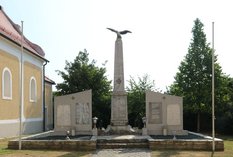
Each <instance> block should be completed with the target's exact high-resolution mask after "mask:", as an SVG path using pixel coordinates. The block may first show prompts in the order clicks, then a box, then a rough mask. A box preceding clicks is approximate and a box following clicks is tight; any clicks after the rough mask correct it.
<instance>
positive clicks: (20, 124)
mask: <svg viewBox="0 0 233 157" xmlns="http://www.w3.org/2000/svg"><path fill="white" fill-rule="evenodd" d="M22 107H23V21H21V53H20V105H19V150H21V149H22V140H21V138H22Z"/></svg>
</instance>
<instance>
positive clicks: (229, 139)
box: [151, 136, 233, 157]
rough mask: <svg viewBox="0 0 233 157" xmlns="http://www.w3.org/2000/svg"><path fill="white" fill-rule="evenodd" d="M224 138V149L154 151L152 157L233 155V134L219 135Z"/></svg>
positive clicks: (217, 156)
mask: <svg viewBox="0 0 233 157" xmlns="http://www.w3.org/2000/svg"><path fill="white" fill-rule="evenodd" d="M218 138H220V139H223V140H224V151H219V152H214V153H212V152H209V151H175V150H164V151H152V153H151V154H152V157H156V156H160V157H187V156H188V157H233V136H219V137H218Z"/></svg>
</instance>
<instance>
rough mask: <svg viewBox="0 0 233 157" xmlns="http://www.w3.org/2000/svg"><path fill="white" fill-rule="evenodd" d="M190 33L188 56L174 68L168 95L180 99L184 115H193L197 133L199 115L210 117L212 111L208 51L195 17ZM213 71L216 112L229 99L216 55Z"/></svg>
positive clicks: (201, 24) (210, 55)
mask: <svg viewBox="0 0 233 157" xmlns="http://www.w3.org/2000/svg"><path fill="white" fill-rule="evenodd" d="M192 34H193V38H192V40H191V43H190V46H189V48H188V53H187V55H186V56H185V58H184V60H183V61H182V62H181V64H180V66H179V68H178V72H177V73H176V76H175V81H174V83H173V84H172V85H171V86H170V91H169V93H170V94H175V95H179V96H183V97H184V112H185V113H186V115H189V114H190V113H191V114H195V115H196V117H197V121H196V122H197V130H198V131H200V126H201V124H200V121H201V115H205V116H207V117H208V116H209V117H210V115H211V110H212V109H211V104H212V99H211V98H212V97H211V91H212V88H211V87H212V86H211V84H212V83H211V80H212V49H211V48H210V44H209V43H207V40H206V35H205V33H204V25H203V23H202V22H201V21H200V20H199V19H198V18H197V19H196V20H195V21H194V27H193V29H192ZM214 70H215V104H216V109H218V110H219V107H220V108H222V105H224V104H226V103H227V101H228V100H229V98H228V96H227V92H228V89H227V88H226V87H227V85H228V83H229V77H228V76H226V75H225V74H224V73H223V72H222V68H221V66H220V65H219V64H218V63H217V56H215V61H214ZM202 120H203V119H202ZM204 123H206V122H204Z"/></svg>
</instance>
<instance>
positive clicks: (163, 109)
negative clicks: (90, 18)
mask: <svg viewBox="0 0 233 157" xmlns="http://www.w3.org/2000/svg"><path fill="white" fill-rule="evenodd" d="M108 30H110V31H112V32H114V33H116V35H117V38H116V41H115V58H114V80H113V81H114V83H113V85H114V86H113V91H112V98H111V120H110V122H111V123H110V124H109V125H108V127H107V128H106V129H105V130H104V133H102V134H101V135H100V134H99V133H98V129H97V128H96V123H97V121H98V118H97V117H93V115H92V91H91V90H88V91H83V92H79V93H73V94H69V95H64V96H57V97H55V98H54V105H55V109H54V112H55V122H54V123H55V128H54V130H53V131H49V132H44V133H41V134H37V135H33V136H29V137H25V138H23V140H22V148H23V149H52V150H96V149H98V148H101V149H105V148H149V149H152V150H160V149H173V150H209V151H211V150H212V137H209V136H204V135H202V134H197V133H194V132H189V131H187V130H183V98H182V97H178V96H173V95H167V94H161V93H158V92H153V91H147V92H146V98H145V99H146V102H145V108H146V111H145V113H146V117H142V121H143V123H144V127H143V128H142V129H141V130H140V129H139V130H134V129H133V128H132V127H131V126H130V125H129V124H128V106H127V92H126V91H125V86H124V62H123V43H122V35H125V34H127V33H131V32H130V31H128V30H125V31H116V30H114V29H111V28H108ZM126 66H127V65H126ZM18 145H19V141H18V140H12V141H9V144H8V148H10V149H17V148H18ZM215 150H216V151H223V150H224V143H223V140H221V139H217V138H215Z"/></svg>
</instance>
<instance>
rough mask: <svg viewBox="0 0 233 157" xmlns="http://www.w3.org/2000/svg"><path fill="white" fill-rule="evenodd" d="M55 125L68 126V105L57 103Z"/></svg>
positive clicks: (69, 121)
mask: <svg viewBox="0 0 233 157" xmlns="http://www.w3.org/2000/svg"><path fill="white" fill-rule="evenodd" d="M57 125H58V126H70V125H71V119H70V105H58V106H57Z"/></svg>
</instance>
